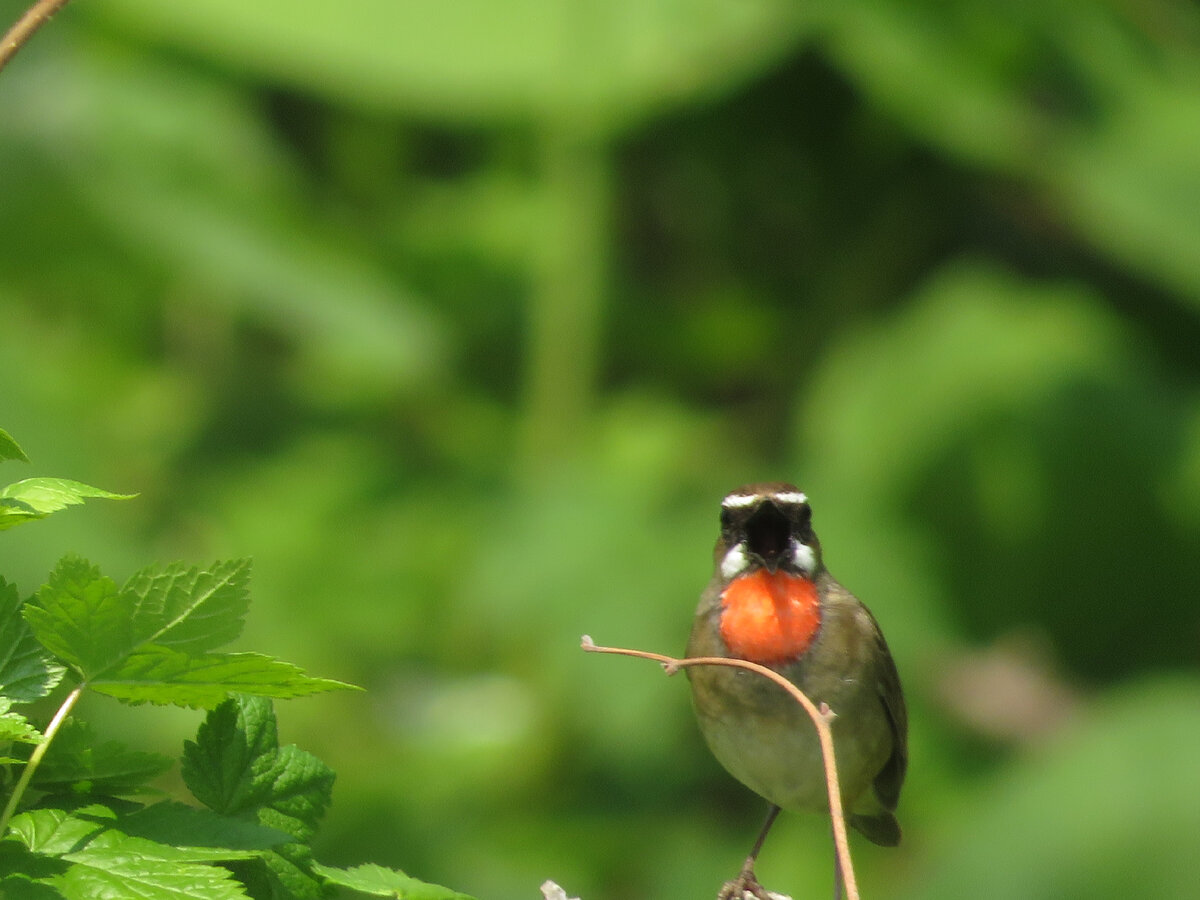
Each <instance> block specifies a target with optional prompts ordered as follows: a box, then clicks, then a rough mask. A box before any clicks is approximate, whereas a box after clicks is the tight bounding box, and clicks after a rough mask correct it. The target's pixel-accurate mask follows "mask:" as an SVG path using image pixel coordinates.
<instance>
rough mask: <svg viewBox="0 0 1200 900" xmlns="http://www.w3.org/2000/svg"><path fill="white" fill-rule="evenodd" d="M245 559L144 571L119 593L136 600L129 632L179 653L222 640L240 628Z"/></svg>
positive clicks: (203, 649) (226, 640)
mask: <svg viewBox="0 0 1200 900" xmlns="http://www.w3.org/2000/svg"><path fill="white" fill-rule="evenodd" d="M249 581H250V560H248V559H235V560H228V561H225V562H217V563H214V564H213V565H212V566H211V567H210V568H207V569H201V568H199V567H197V566H192V567H190V568H186V567H185V566H184V565H183V564H182V563H174V564H172V565H170V566H167V568H166V569H164V570H162V571H157V570H155V569H153V568H150V569H143V570H142V571H140V572H138V573H137V574H135V575H134V576H133V577H132V578H130V579H129V581H128V582H126V584H125V586H124V587H123V588H122V593H124V594H128V595H132V596H133V597H135V598H136V603H135V605H136V609H137V612H136V614H135V619H134V632H135V633H136V634H137V635H138V636H139V638H141V639H142V640H143V641H149V642H150V643H154V644H158V645H161V646H164V647H172V648H174V649H176V650H179V651H182V652H184V653H191V654H196V653H204V652H207V651H209V650H212V649H214V648H216V647H220V646H221V645H222V644H227V643H229V642H230V641H232V640H233V639H234V638H236V637H237V636H238V635H239V634H240V633H241V631H242V619H243V617H244V616H245V614H246V610H247V609H248V608H249V607H250V595H249V592H248V590H247V585H248V584H249Z"/></svg>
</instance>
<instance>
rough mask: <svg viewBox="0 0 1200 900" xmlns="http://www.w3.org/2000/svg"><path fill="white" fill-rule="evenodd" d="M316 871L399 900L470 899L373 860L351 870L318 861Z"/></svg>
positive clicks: (345, 884)
mask: <svg viewBox="0 0 1200 900" xmlns="http://www.w3.org/2000/svg"><path fill="white" fill-rule="evenodd" d="M313 871H315V872H316V873H317V874H318V875H320V876H321V877H323V878H325V879H326V880H328V881H329V882H330V883H332V884H336V885H337V886H339V887H344V888H349V889H350V890H352V891H358V892H359V893H360V894H371V895H373V896H376V897H394V898H396V900H471V898H470V897H468V896H467V895H466V894H460V893H458V891H453V890H451V889H450V888H447V887H442V886H441V885H438V884H428V883H426V882H424V881H418V880H417V879H416V878H410V877H409V876H408V875H405V874H404V873H403V872H401V871H400V870H399V869H387V868H384V867H383V866H377V865H375V864H373V863H368V864H366V865H362V866H354V867H353V868H350V869H336V868H334V867H333V866H323V865H321V864H320V863H317V864H315V865H314V866H313Z"/></svg>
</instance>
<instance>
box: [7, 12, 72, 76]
mask: <svg viewBox="0 0 1200 900" xmlns="http://www.w3.org/2000/svg"><path fill="white" fill-rule="evenodd" d="M69 2H70V0H38V2H37V3H35V4H33V6H31V7H29V9H27V10H25V14H24V15H23V16H21V18H19V19H17V22H16V24H15V25H13V27H12V28H10V29H8V32H7V33H6V34H5V35H4V37H3V38H0V70H2V69H3V68H4V67H5V66H6V65H8V61H9V60H10V59H12V58H13V57H14V56H16V55H17V51H18V50H20V49H21V48H22V47H23V46H24V45H25V42H26V41H28V40H29V39H30V38H31V37H33V34H34V32H36V31H37V30H38V29H39V28H41V27H42V26H43V25H45V24H46V23H47V22H48V21H50V18H51V17H52V16H53V15H54V14H55V13H56V12H58V11H59V10H60V9H62V8H63V7H64V6H66V5H67V4H68V3H69Z"/></svg>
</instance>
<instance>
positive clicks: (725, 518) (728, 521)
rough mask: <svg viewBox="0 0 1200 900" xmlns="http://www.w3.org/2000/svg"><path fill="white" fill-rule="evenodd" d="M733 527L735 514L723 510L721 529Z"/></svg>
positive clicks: (725, 529) (726, 529)
mask: <svg viewBox="0 0 1200 900" xmlns="http://www.w3.org/2000/svg"><path fill="white" fill-rule="evenodd" d="M731 527H733V516H732V515H730V513H729V510H727V509H723V510H721V530H722V531H728V530H729V529H730V528H731Z"/></svg>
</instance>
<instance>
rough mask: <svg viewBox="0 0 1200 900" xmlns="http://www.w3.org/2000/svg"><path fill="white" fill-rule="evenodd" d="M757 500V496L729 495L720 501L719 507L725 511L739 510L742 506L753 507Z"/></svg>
mask: <svg viewBox="0 0 1200 900" xmlns="http://www.w3.org/2000/svg"><path fill="white" fill-rule="evenodd" d="M758 500H759V497H758V494H730V495H729V496H728V497H726V498H725V499H724V500H722V501H721V506H722V507H724V508H725V509H741V508H742V507H743V506H753V505H754V504H755V503H757V502H758Z"/></svg>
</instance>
